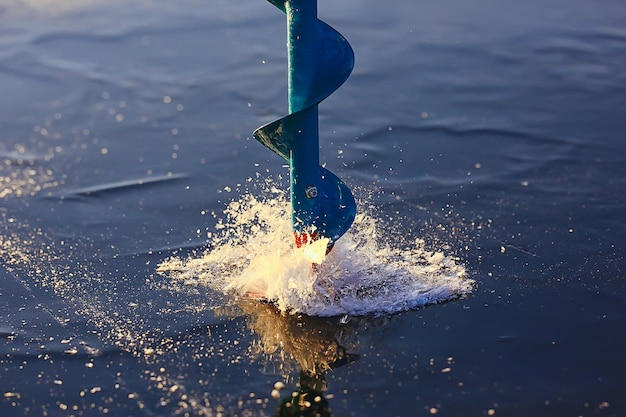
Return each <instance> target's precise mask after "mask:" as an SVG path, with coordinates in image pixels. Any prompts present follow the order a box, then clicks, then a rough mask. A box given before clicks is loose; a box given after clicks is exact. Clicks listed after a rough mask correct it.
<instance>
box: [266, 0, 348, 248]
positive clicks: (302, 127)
mask: <svg viewBox="0 0 626 417" xmlns="http://www.w3.org/2000/svg"><path fill="white" fill-rule="evenodd" d="M269 2H270V3H272V4H273V5H274V6H276V7H277V8H278V9H280V10H281V11H283V12H284V13H285V14H286V16H287V51H288V67H289V78H288V81H289V83H288V86H289V114H288V115H287V116H285V117H283V118H281V119H279V120H276V121H274V122H271V123H268V124H267V125H264V126H261V127H260V128H258V129H257V130H256V131H255V132H254V137H255V138H256V139H257V140H258V141H259V142H261V143H262V144H263V145H265V146H266V147H267V148H269V149H271V150H272V151H274V152H275V153H276V154H278V155H280V156H281V157H282V158H283V159H285V160H286V161H288V162H289V167H290V179H291V181H290V183H291V184H290V185H291V205H292V225H293V230H294V233H295V236H296V244H297V245H300V244H302V243H305V242H306V241H307V240H308V238H311V239H316V238H322V237H325V238H328V239H329V240H330V243H329V249H330V248H331V247H332V245H333V244H334V242H335V241H337V239H339V238H340V237H341V236H342V235H343V234H344V233H345V232H346V231H347V230H348V229H349V228H350V226H351V225H352V222H353V221H354V217H355V215H356V203H355V201H354V197H353V195H352V193H351V192H350V189H349V188H348V187H347V186H346V185H345V184H344V183H343V181H341V180H340V179H339V178H338V177H337V176H336V175H335V174H333V173H332V172H330V171H328V170H327V169H325V168H322V167H321V166H320V165H319V129H318V110H317V107H318V104H319V103H320V102H321V101H322V100H324V99H325V98H326V97H328V96H329V95H331V94H332V93H333V92H334V91H335V90H336V89H338V88H339V87H340V86H341V85H342V84H343V83H344V82H345V81H346V79H347V78H348V77H349V76H350V73H351V72H352V68H353V67H354V52H353V51H352V48H351V47H350V44H349V43H348V41H346V39H345V38H344V37H343V36H341V34H339V33H338V32H337V31H336V30H335V29H333V28H332V27H330V26H328V25H327V24H326V23H324V22H322V21H321V20H319V19H318V18H317V1H316V0H283V1H279V0H269Z"/></svg>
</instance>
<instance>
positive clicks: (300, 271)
mask: <svg viewBox="0 0 626 417" xmlns="http://www.w3.org/2000/svg"><path fill="white" fill-rule="evenodd" d="M266 195H267V194H266ZM289 209H290V205H289V202H288V201H286V198H285V196H284V193H282V192H281V191H279V190H277V189H276V188H275V187H271V189H270V191H269V195H268V196H267V197H265V198H263V199H258V198H257V197H255V196H253V195H251V194H246V195H244V196H243V197H242V198H241V199H239V200H237V201H233V202H231V203H230V204H229V205H228V207H227V209H226V210H225V211H224V213H225V219H222V220H219V221H218V224H217V226H216V227H217V229H218V233H217V235H218V236H217V237H215V238H214V239H213V240H212V241H211V242H210V244H209V248H208V249H207V250H206V251H205V252H204V254H203V255H202V256H200V257H189V258H187V259H180V258H176V257H174V258H170V259H168V260H165V261H164V262H163V263H161V264H160V265H159V268H158V272H159V273H161V274H165V275H169V276H171V277H172V278H174V279H178V280H184V281H185V282H186V283H187V284H189V285H206V286H210V287H211V288H213V289H214V290H216V291H223V292H230V293H232V294H234V295H235V296H245V294H254V295H262V296H264V297H265V298H267V299H268V300H272V302H274V303H275V305H276V307H277V308H278V309H280V310H282V311H287V312H291V313H304V314H307V315H312V316H339V315H346V314H348V315H366V314H374V315H379V314H385V313H395V312H398V311H403V310H408V309H412V308H417V307H421V306H424V305H427V304H432V303H439V302H443V301H446V300H450V299H454V298H457V297H461V296H463V295H466V294H468V293H469V292H471V290H472V287H473V283H474V281H473V280H471V279H470V278H468V276H467V273H466V270H465V268H464V267H463V266H462V265H461V264H460V263H459V262H458V260H457V259H455V258H453V257H451V256H447V255H445V254H444V253H442V252H438V251H430V250H427V249H426V247H425V244H424V241H423V240H421V239H415V240H414V241H413V242H412V243H410V244H409V243H407V242H397V243H398V245H397V246H394V245H393V244H392V243H390V242H388V240H390V239H389V236H385V235H384V234H381V233H380V230H379V223H380V220H377V219H376V218H374V217H373V216H370V215H367V214H359V215H357V217H356V219H355V222H354V225H353V227H352V228H351V229H350V231H349V232H348V233H346V234H345V235H344V236H343V237H342V238H341V239H339V241H338V242H337V243H336V244H335V246H334V248H333V250H332V251H331V252H330V253H329V254H328V255H326V254H325V251H326V244H327V242H326V239H320V240H317V241H314V242H312V243H309V244H307V245H305V246H303V247H301V248H295V247H294V243H293V232H292V230H291V219H290V213H289Z"/></svg>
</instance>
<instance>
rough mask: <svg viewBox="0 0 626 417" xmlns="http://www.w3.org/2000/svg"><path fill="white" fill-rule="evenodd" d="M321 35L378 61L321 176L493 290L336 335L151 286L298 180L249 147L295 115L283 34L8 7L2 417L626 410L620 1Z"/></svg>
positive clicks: (228, 300)
mask: <svg viewBox="0 0 626 417" xmlns="http://www.w3.org/2000/svg"><path fill="white" fill-rule="evenodd" d="M320 17H321V18H323V19H324V20H326V21H327V22H328V23H330V24H331V25H332V26H334V27H335V28H337V29H338V30H339V31H340V32H342V33H343V34H344V35H345V36H346V37H347V38H348V39H349V41H350V43H351V44H352V46H353V48H354V49H355V52H356V56H357V65H356V68H355V72H354V73H353V75H352V77H351V78H350V79H349V80H348V82H347V83H346V85H344V86H343V87H342V88H341V89H340V90H339V91H337V92H336V93H335V94H334V95H333V96H331V97H330V98H329V99H328V100H327V101H325V102H324V103H323V104H322V106H321V108H320V118H321V131H322V149H321V154H322V158H323V159H324V161H323V162H326V163H327V166H328V167H329V168H330V169H331V170H332V171H334V172H336V173H337V174H338V175H340V176H341V177H342V178H343V179H344V180H345V181H346V183H348V184H350V185H351V186H352V187H354V189H355V190H357V192H358V193H360V194H361V195H367V196H369V197H368V199H369V200H368V201H369V202H370V203H368V204H372V205H373V206H375V207H376V209H377V211H378V213H379V215H380V216H381V217H382V218H384V219H386V221H387V222H388V223H390V224H392V225H394V226H395V227H397V228H399V230H400V232H401V233H403V234H405V235H409V236H415V237H422V238H424V239H426V240H427V242H428V243H429V244H430V245H432V246H433V247H435V248H437V249H439V250H445V251H447V252H449V253H452V254H454V255H455V256H458V257H459V258H460V261H461V262H462V263H463V264H465V265H466V267H467V268H468V270H469V272H470V274H471V276H472V278H474V279H475V280H476V283H477V285H476V289H475V290H474V292H473V293H472V294H470V295H469V296H468V297H466V298H464V299H461V300H457V301H453V302H449V303H445V304H440V305H434V306H430V307H427V308H423V309H420V310H416V311H410V312H405V313H401V314H397V315H393V316H391V317H378V318H371V317H370V318H368V317H361V318H358V317H354V318H352V319H350V320H348V323H341V322H340V319H339V318H334V319H333V318H330V319H315V318H308V317H293V316H285V315H280V314H276V313H275V312H274V311H273V310H272V309H271V308H269V307H267V306H263V305H258V304H255V303H246V302H242V301H240V300H235V299H233V298H232V297H231V296H229V295H227V294H221V293H216V292H215V291H212V290H210V289H208V288H204V287H198V286H192V287H189V286H185V285H183V284H181V283H177V282H173V281H172V280H171V279H169V278H167V277H164V276H161V275H160V274H158V273H156V268H157V266H158V265H159V263H160V262H162V261H163V260H164V259H166V258H168V257H170V256H172V255H177V256H186V255H188V254H193V253H194V252H193V251H194V250H202V249H203V248H204V247H205V246H206V244H207V242H208V239H207V232H211V231H212V230H214V226H215V222H216V220H215V218H214V217H213V216H211V215H210V214H209V213H211V212H212V211H214V212H217V213H219V212H220V211H221V210H222V209H223V207H224V203H225V202H227V201H229V200H231V199H236V198H237V195H238V194H237V193H238V191H237V189H238V188H239V189H242V188H244V185H245V184H246V179H248V178H256V173H260V174H261V176H260V177H261V179H263V178H264V177H266V176H278V175H281V174H283V175H284V174H285V168H283V167H282V162H281V161H280V160H279V159H278V158H277V157H275V156H274V155H272V154H271V153H270V152H267V151H266V150H265V149H264V148H263V147H262V146H261V145H259V144H258V143H256V142H255V141H254V140H253V139H251V132H252V131H253V130H254V129H255V128H256V127H257V126H259V125H260V124H262V123H265V122H268V121H270V120H273V119H276V118H278V117H280V116H281V115H282V114H284V113H285V111H286V107H287V105H286V99H285V94H286V87H285V86H286V78H285V52H284V48H283V45H284V22H283V17H282V15H281V14H280V13H279V12H278V11H277V10H275V9H274V8H273V7H271V5H270V4H269V3H266V2H263V1H256V2H252V1H250V2H244V3H241V2H226V1H222V0H213V1H211V2H210V3H208V2H207V3H200V2H196V1H191V0H189V1H183V2H177V3H170V2H162V1H142V2H135V3H131V4H127V2H126V3H125V2H117V1H113V2H100V1H95V0H94V1H91V2H87V1H85V2H78V1H76V2H69V1H68V2H17V1H7V0H4V1H1V2H0V92H1V95H0V126H1V127H2V129H1V131H0V162H1V163H0V199H1V205H0V255H1V256H2V260H1V264H2V269H1V272H0V277H1V278H0V282H1V283H2V284H1V285H0V394H2V397H1V398H0V415H3V416H4V415H7V416H13V415H15V416H21V415H32V416H40V415H47V416H66V415H68V416H69V415H75V416H79V415H82V416H92V415H93V416H95V415H103V414H105V413H106V414H108V415H114V416H126V415H132V416H137V415H146V416H152V415H172V416H173V415H187V414H188V415H207V416H220V415H223V416H234V415H241V416H246V415H272V414H273V413H274V412H275V410H277V409H278V408H279V404H280V402H279V400H277V399H275V398H272V396H271V392H272V390H273V389H274V383H275V382H277V381H282V382H283V383H284V384H285V385H286V388H285V389H282V390H280V395H281V397H283V398H284V397H289V396H290V393H291V392H292V391H294V390H296V389H298V388H297V384H298V383H299V386H300V389H301V390H302V391H305V390H309V392H310V393H309V396H308V398H315V397H316V396H318V395H319V396H320V398H321V397H325V398H326V400H327V401H328V405H329V406H330V408H331V409H332V414H333V415H335V416H350V415H354V416H357V415H358V416H408V415H432V414H438V415H446V416H470V415H496V416H498V415H503V416H527V415H537V416H539V415H541V416H543V415H545V416H589V415H600V416H621V415H626V403H625V401H624V397H623V390H624V388H623V385H624V382H626V378H625V373H626V362H625V361H624V357H623V352H624V351H625V350H626V336H625V333H624V328H625V326H626V308H625V298H626V284H625V271H624V269H625V266H626V262H625V260H624V252H625V242H626V237H625V236H626V227H625V219H624V213H625V210H626V180H625V178H626V144H625V141H624V132H626V117H625V110H624V108H625V107H626V26H625V22H626V4H625V3H623V2H620V1H617V0H608V1H605V2H602V3H598V2H592V1H590V0H575V1H573V2H572V1H569V2H565V1H559V0H556V1H553V2H549V3H546V2H535V1H532V2H512V1H508V2H496V1H487V0H484V1H481V2H477V3H476V2H475V3H467V2H456V1H455V0H446V1H444V2H435V3H416V2H414V1H409V0H402V1H389V2H387V3H386V4H384V5H382V4H381V3H380V2H374V3H371V4H369V3H368V4H364V3H363V2H354V1H343V2H334V3H333V4H331V2H321V4H320ZM228 190H230V192H229V191H228ZM344 321H345V320H344ZM324 401H325V400H322V401H319V402H318V403H316V404H322V403H324ZM314 402H315V401H314Z"/></svg>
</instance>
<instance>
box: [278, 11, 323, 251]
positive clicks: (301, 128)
mask: <svg viewBox="0 0 626 417" xmlns="http://www.w3.org/2000/svg"><path fill="white" fill-rule="evenodd" d="M285 6H286V7H285V11H286V14H287V52H288V71H289V75H288V93H289V113H291V114H294V117H292V118H290V119H289V120H286V121H285V123H284V124H283V135H285V136H286V137H289V138H290V139H291V141H292V144H293V145H292V148H291V151H290V155H289V168H290V178H291V206H292V224H293V229H294V233H295V234H296V243H299V242H300V241H301V240H302V239H303V238H304V239H306V234H307V233H311V232H312V230H311V229H312V225H314V224H315V222H316V219H317V218H319V216H320V214H321V213H320V201H319V200H320V199H319V198H318V188H319V184H318V183H319V182H320V169H319V125H318V106H317V104H315V105H313V106H310V103H311V99H310V97H311V94H312V92H313V89H314V80H315V77H316V69H317V65H318V63H317V62H316V61H317V57H318V48H319V39H318V23H317V1H316V0H287V1H286V2H285ZM307 106H309V107H308V108H307ZM296 113H297V114H296Z"/></svg>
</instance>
